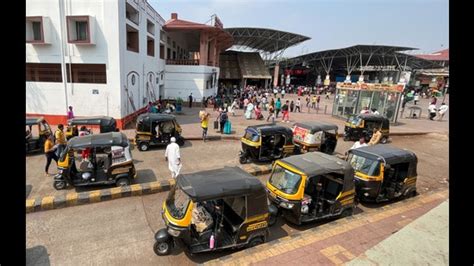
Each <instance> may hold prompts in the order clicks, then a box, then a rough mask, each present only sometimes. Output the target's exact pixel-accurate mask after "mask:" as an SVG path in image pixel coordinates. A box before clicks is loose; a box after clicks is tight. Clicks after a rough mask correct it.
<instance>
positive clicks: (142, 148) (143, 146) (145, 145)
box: [138, 142, 150, 151]
mask: <svg viewBox="0 0 474 266" xmlns="http://www.w3.org/2000/svg"><path fill="white" fill-rule="evenodd" d="M149 146H150V145H149V144H148V143H146V142H140V143H139V144H138V150H140V151H147V150H148V147H149Z"/></svg>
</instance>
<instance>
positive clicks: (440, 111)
mask: <svg viewBox="0 0 474 266" xmlns="http://www.w3.org/2000/svg"><path fill="white" fill-rule="evenodd" d="M447 111H448V106H447V105H446V104H445V103H444V102H443V103H441V106H440V107H439V109H438V114H439V115H440V117H439V119H438V120H439V121H441V120H442V119H443V117H444V114H446V112H447Z"/></svg>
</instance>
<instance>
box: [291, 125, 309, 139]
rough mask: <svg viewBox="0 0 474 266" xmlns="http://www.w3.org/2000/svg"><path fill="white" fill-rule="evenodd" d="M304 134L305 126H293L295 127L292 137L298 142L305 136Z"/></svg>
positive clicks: (306, 132) (306, 131)
mask: <svg viewBox="0 0 474 266" xmlns="http://www.w3.org/2000/svg"><path fill="white" fill-rule="evenodd" d="M306 134H308V130H307V129H306V128H302V127H295V129H294V130H293V138H294V139H295V140H296V141H299V142H303V140H304V138H305V137H306Z"/></svg>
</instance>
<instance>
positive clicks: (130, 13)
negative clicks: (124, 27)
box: [125, 3, 140, 25]
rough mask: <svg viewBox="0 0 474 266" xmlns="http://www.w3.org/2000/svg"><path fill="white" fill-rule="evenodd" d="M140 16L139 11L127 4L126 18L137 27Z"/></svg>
mask: <svg viewBox="0 0 474 266" xmlns="http://www.w3.org/2000/svg"><path fill="white" fill-rule="evenodd" d="M139 15H140V13H139V12H138V10H136V9H135V8H134V7H133V6H132V5H130V4H129V3H126V7H125V17H126V18H127V19H128V20H130V21H132V22H133V23H135V24H136V25H138V23H139V21H140V20H139Z"/></svg>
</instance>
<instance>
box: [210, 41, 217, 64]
mask: <svg viewBox="0 0 474 266" xmlns="http://www.w3.org/2000/svg"><path fill="white" fill-rule="evenodd" d="M216 45H217V42H216V38H214V39H213V40H212V41H210V42H209V51H210V53H209V54H210V58H209V61H211V65H213V66H215V65H216V58H217V55H216Z"/></svg>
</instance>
